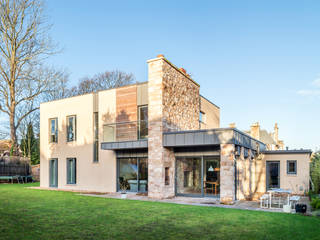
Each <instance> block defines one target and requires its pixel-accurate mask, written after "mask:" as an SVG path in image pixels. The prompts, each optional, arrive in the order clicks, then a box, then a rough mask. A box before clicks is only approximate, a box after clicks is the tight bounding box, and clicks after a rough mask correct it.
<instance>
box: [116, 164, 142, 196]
mask: <svg viewBox="0 0 320 240" xmlns="http://www.w3.org/2000/svg"><path fill="white" fill-rule="evenodd" d="M118 166H119V168H118V190H120V191H128V192H146V191H148V159H147V158H119V159H118Z"/></svg>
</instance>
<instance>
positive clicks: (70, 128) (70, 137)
mask: <svg viewBox="0 0 320 240" xmlns="http://www.w3.org/2000/svg"><path fill="white" fill-rule="evenodd" d="M75 140H76V116H69V117H67V142H72V141H75Z"/></svg>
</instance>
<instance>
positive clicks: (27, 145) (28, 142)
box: [20, 122, 40, 164]
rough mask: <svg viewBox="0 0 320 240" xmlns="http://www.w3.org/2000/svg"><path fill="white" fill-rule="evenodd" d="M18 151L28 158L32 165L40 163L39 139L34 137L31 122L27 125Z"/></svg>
mask: <svg viewBox="0 0 320 240" xmlns="http://www.w3.org/2000/svg"><path fill="white" fill-rule="evenodd" d="M20 149H21V151H22V153H23V155H24V156H25V157H28V158H30V160H31V163H32V164H38V163H39V162H40V148H39V138H36V137H35V135H34V132H33V126H32V123H31V122H29V124H28V128H27V130H26V133H25V137H24V138H23V139H22V140H21V144H20Z"/></svg>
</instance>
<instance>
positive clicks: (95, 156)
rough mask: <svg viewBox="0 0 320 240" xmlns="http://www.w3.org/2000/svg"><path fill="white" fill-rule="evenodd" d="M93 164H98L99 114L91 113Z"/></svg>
mask: <svg viewBox="0 0 320 240" xmlns="http://www.w3.org/2000/svg"><path fill="white" fill-rule="evenodd" d="M93 135H94V143H93V162H99V114H98V113H97V112H95V113H93Z"/></svg>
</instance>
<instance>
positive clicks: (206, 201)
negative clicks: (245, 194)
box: [80, 193, 311, 214]
mask: <svg viewBox="0 0 320 240" xmlns="http://www.w3.org/2000/svg"><path fill="white" fill-rule="evenodd" d="M80 195H83V196H91V197H101V198H115V199H121V194H120V193H107V194H91V193H80ZM127 199H128V200H140V201H153V202H166V203H175V204H186V205H194V206H209V207H222V208H234V209H243V210H256V211H265V212H282V209H265V208H260V202H258V201H236V202H235V203H234V204H232V205H225V204H221V203H220V202H219V200H218V199H215V198H192V197H180V196H177V197H174V198H170V199H152V198H149V197H148V196H146V195H141V194H136V193H127ZM300 202H301V203H305V204H307V206H308V211H307V214H310V213H311V212H310V209H311V208H310V204H309V199H308V198H307V197H302V198H301V200H300Z"/></svg>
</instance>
